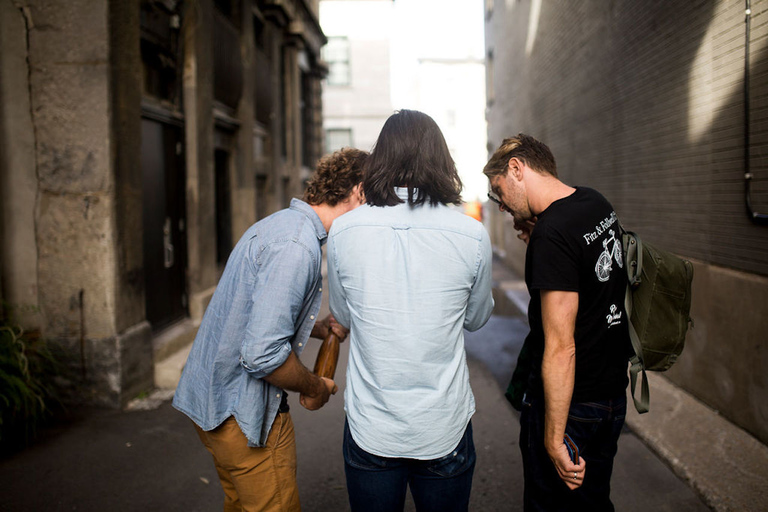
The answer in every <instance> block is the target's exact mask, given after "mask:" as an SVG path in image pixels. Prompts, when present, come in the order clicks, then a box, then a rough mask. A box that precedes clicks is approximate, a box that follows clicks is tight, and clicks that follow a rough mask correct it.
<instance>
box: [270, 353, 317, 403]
mask: <svg viewBox="0 0 768 512" xmlns="http://www.w3.org/2000/svg"><path fill="white" fill-rule="evenodd" d="M263 379H264V380H265V381H267V382H269V383H270V384H272V385H273V386H277V387H278V388H281V389H286V390H288V391H295V392H297V393H303V394H305V395H308V396H312V397H314V396H319V395H321V394H322V393H323V392H324V389H325V384H324V383H323V380H322V379H321V378H320V377H318V376H317V375H315V374H314V373H312V372H310V371H309V370H308V369H307V367H306V366H304V365H303V364H301V361H300V360H299V358H298V357H297V356H296V353H295V352H293V351H291V353H290V355H289V356H288V359H286V360H285V362H284V363H283V364H282V365H281V366H280V367H279V368H277V369H276V370H275V371H274V372H272V373H270V374H269V375H267V376H266V377H264V378H263Z"/></svg>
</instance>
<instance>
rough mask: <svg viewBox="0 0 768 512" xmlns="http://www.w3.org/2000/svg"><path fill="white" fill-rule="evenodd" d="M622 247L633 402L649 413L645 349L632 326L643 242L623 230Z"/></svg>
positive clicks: (641, 268)
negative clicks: (631, 354)
mask: <svg viewBox="0 0 768 512" xmlns="http://www.w3.org/2000/svg"><path fill="white" fill-rule="evenodd" d="M621 230H622V232H623V234H622V245H623V246H624V256H625V258H624V261H625V262H626V264H627V280H628V283H627V291H626V292H625V294H624V310H625V311H626V313H627V320H628V322H627V324H628V326H629V339H630V340H631V341H632V348H633V349H634V351H635V355H634V356H632V357H631V358H630V359H629V362H630V367H629V382H630V385H631V391H632V400H633V401H634V402H635V409H637V412H638V413H640V414H643V413H646V412H648V410H649V408H650V400H651V399H650V390H649V389H648V378H647V376H646V375H645V364H644V363H643V347H642V345H640V337H639V336H638V335H637V331H635V326H634V325H632V289H633V288H635V287H637V286H638V285H639V284H640V282H641V280H642V277H641V276H642V272H643V242H642V241H641V240H640V238H639V237H638V236H637V234H636V233H633V232H632V231H625V230H624V228H623V227H622V228H621ZM638 373H642V376H643V377H642V383H641V388H640V399H639V400H638V399H637V397H636V396H635V388H636V387H637V375H638Z"/></svg>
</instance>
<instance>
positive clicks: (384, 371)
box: [327, 110, 493, 512]
mask: <svg viewBox="0 0 768 512" xmlns="http://www.w3.org/2000/svg"><path fill="white" fill-rule="evenodd" d="M363 188H364V192H365V196H366V201H367V203H368V204H367V205H364V206H361V207H360V208H358V209H356V210H354V211H352V212H350V213H348V214H346V215H344V216H342V217H340V218H339V219H338V220H337V221H336V223H334V226H333V228H332V229H331V232H330V234H329V242H328V254H327V256H328V280H329V284H330V290H331V291H330V306H331V311H332V312H333V314H334V316H335V317H336V319H337V321H338V322H339V323H341V324H342V325H344V326H346V327H348V328H349V329H350V343H351V345H350V355H349V364H348V367H347V389H346V392H345V410H346V414H347V423H346V425H345V429H344V461H345V470H346V476H347V490H348V492H349V500H350V504H351V507H352V511H353V512H356V511H366V512H379V511H381V512H383V511H402V510H403V506H404V503H405V493H406V488H407V487H408V486H410V488H411V493H412V495H413V499H414V501H415V503H416V508H417V509H418V510H420V511H440V512H445V511H465V510H467V508H468V504H469V495H470V489H471V487H472V475H473V471H474V467H475V449H474V444H473V440H472V426H471V423H470V419H471V417H472V414H473V413H474V412H475V402H474V397H473V395H472V390H471V388H470V386H469V375H468V369H467V363H466V355H465V352H464V335H463V329H465V328H466V329H469V330H476V329H479V328H480V327H482V326H483V325H484V324H485V322H486V321H487V320H488V317H489V316H490V314H491V311H492V309H493V299H492V297H491V244H490V241H489V238H488V233H487V232H486V231H485V228H483V226H482V224H480V223H479V222H478V221H476V220H474V219H472V218H470V217H468V216H466V215H463V214H461V213H459V212H457V211H453V210H452V209H451V208H449V207H448V205H450V204H459V203H460V202H461V180H460V179H459V175H458V172H457V171H456V166H455V164H454V162H453V159H452V158H451V155H450V153H449V151H448V147H447V145H446V143H445V139H444V138H443V135H442V133H441V132H440V129H439V128H438V126H437V124H436V123H435V121H434V120H432V118H430V117H429V116H427V115H426V114H423V113H421V112H416V111H410V110H401V111H399V112H397V113H395V114H394V115H392V116H391V117H390V118H389V119H388V120H387V122H386V123H385V124H384V127H383V129H382V130H381V134H380V135H379V138H378V140H377V142H376V145H375V146H374V149H373V151H372V152H371V155H370V157H369V159H368V161H367V162H366V169H365V177H364V180H363Z"/></svg>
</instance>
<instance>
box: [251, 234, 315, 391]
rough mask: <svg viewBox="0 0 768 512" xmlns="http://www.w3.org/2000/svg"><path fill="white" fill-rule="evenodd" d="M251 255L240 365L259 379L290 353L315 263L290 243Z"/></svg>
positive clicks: (277, 244)
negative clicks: (251, 284)
mask: <svg viewBox="0 0 768 512" xmlns="http://www.w3.org/2000/svg"><path fill="white" fill-rule="evenodd" d="M254 252H255V250H254ZM254 256H255V257H256V260H257V261H256V262H255V265H254V266H255V271H256V282H255V286H254V290H253V294H252V300H253V309H252V313H251V316H250V318H249V319H248V324H247V326H246V329H245V336H244V339H243V341H242V345H241V348H240V364H241V365H242V366H243V368H245V370H246V371H247V372H248V373H250V374H251V375H252V376H253V377H256V378H262V377H265V376H267V375H269V374H271V373H272V372H273V371H275V370H276V369H277V368H279V367H280V366H282V365H283V363H285V361H286V360H287V359H288V356H289V355H290V353H291V339H292V338H293V336H294V333H295V332H296V322H297V319H298V317H299V314H300V312H301V310H302V307H303V305H304V301H305V298H306V297H307V296H308V295H309V293H310V291H311V287H312V283H313V272H314V270H313V269H314V268H315V264H314V262H313V261H312V255H311V254H310V252H309V251H308V250H307V249H306V248H305V247H303V246H302V245H300V244H298V243H296V242H293V241H281V242H276V243H273V244H270V245H269V246H268V247H266V248H264V249H261V250H260V253H259V254H258V255H254Z"/></svg>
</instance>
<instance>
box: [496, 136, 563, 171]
mask: <svg viewBox="0 0 768 512" xmlns="http://www.w3.org/2000/svg"><path fill="white" fill-rule="evenodd" d="M510 158H518V159H519V160H521V161H522V162H524V163H525V164H526V165H527V166H528V167H530V168H531V169H533V170H534V171H536V172H538V173H541V174H551V175H552V176H554V177H555V178H557V164H556V163H555V156H554V155H553V154H552V151H550V150H549V148H548V147H547V145H546V144H544V143H543V142H540V141H538V140H536V139H534V138H533V137H531V136H530V135H526V134H524V133H519V134H517V135H516V136H514V137H508V138H506V139H504V140H503V141H502V143H501V146H499V149H497V150H496V151H495V152H494V153H493V156H491V159H490V160H488V163H487V164H485V167H484V168H483V174H485V175H486V176H487V177H488V179H491V178H493V177H495V176H503V175H505V174H506V173H507V165H508V164H509V160H510Z"/></svg>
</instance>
